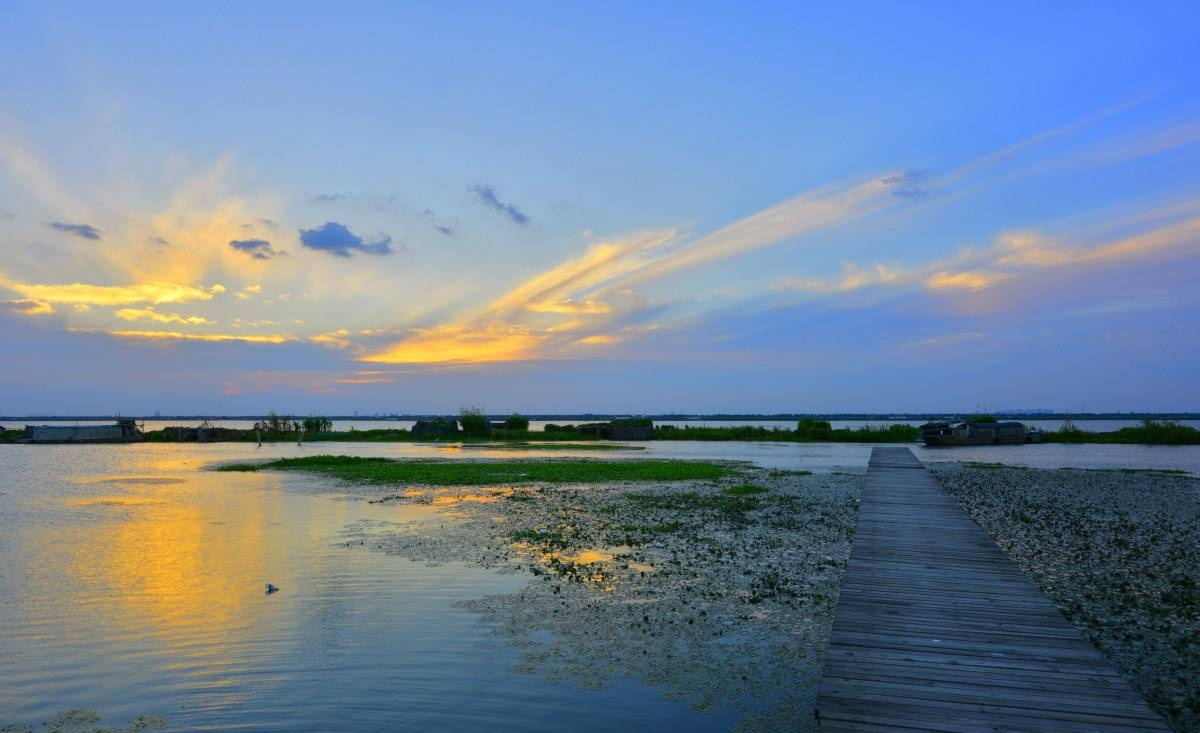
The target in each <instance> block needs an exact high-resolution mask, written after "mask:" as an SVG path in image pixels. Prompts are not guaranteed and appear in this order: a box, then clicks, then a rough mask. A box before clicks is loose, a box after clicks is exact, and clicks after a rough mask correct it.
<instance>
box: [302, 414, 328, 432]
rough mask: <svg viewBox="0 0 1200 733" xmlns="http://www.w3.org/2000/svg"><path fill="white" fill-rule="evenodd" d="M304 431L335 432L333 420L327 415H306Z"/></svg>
mask: <svg viewBox="0 0 1200 733" xmlns="http://www.w3.org/2000/svg"><path fill="white" fill-rule="evenodd" d="M304 432H306V433H331V432H333V420H330V419H329V418H327V417H306V418H304Z"/></svg>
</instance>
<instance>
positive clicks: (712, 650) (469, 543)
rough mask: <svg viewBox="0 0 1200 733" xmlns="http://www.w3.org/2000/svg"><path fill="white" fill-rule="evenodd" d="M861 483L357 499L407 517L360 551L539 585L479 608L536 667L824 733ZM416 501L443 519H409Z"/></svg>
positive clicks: (760, 473) (762, 480) (839, 479)
mask: <svg viewBox="0 0 1200 733" xmlns="http://www.w3.org/2000/svg"><path fill="white" fill-rule="evenodd" d="M861 481H862V478H861V476H848V475H820V476H810V475H802V474H800V473H795V472H784V471H768V470H761V469H753V468H748V467H746V466H740V465H739V466H738V470H737V472H736V474H735V475H734V476H733V477H731V478H727V479H721V480H718V481H703V482H671V483H647V482H629V483H606V484H598V485H535V486H528V487H518V488H515V489H514V488H490V489H479V488H466V487H460V488H454V489H444V488H438V489H434V488H420V487H412V488H407V489H406V490H403V491H397V490H396V488H394V487H393V488H391V489H387V488H386V487H369V486H356V487H354V488H353V490H354V491H355V492H356V493H362V494H366V495H367V496H368V498H369V499H370V500H371V501H376V502H385V503H389V504H397V505H400V506H398V507H397V522H399V524H387V525H378V524H373V525H358V526H352V527H349V528H347V530H346V536H345V537H344V538H343V542H344V543H345V544H346V545H347V546H350V547H364V548H369V549H373V550H376V551H382V552H388V553H393V554H396V555H400V556H403V557H406V558H409V559H412V560H417V561H424V562H430V563H444V562H451V561H465V562H469V563H473V564H478V565H482V566H485V567H494V568H497V569H501V570H504V571H509V572H524V573H528V574H529V575H530V582H529V583H528V584H526V586H525V587H524V588H523V589H521V590H520V591H518V592H516V593H513V594H508V595H500V596H491V597H485V598H479V599H476V600H474V601H472V602H470V603H467V604H465V605H466V607H468V608H470V609H472V610H474V611H476V612H478V613H479V614H481V615H482V616H483V617H484V618H485V619H486V620H488V621H489V622H491V623H494V624H495V625H496V628H497V630H498V633H501V634H504V635H505V636H507V637H508V638H509V640H510V642H511V644H512V645H513V646H514V647H515V648H517V649H519V650H520V652H521V661H520V664H519V670H520V671H523V672H527V673H532V674H540V675H542V676H544V677H546V678H548V679H551V680H556V681H562V682H569V683H573V684H577V685H581V686H583V687H597V686H602V685H606V684H610V683H612V682H614V681H616V680H618V679H621V678H632V679H635V680H638V681H640V682H642V683H645V684H650V685H654V686H656V687H659V688H660V689H662V690H663V691H664V694H666V695H667V696H669V697H672V698H678V699H682V700H685V701H686V702H687V703H688V704H690V705H691V706H692V707H693V708H694V709H696V710H698V711H725V712H730V711H732V712H735V713H737V714H738V716H739V719H740V721H741V722H740V723H739V725H738V728H739V729H741V730H747V731H774V730H787V731H797V730H800V731H802V730H812V729H813V723H812V709H813V700H814V697H815V694H816V689H817V686H818V684H819V681H820V660H821V656H822V654H823V653H824V649H825V646H826V645H827V643H828V636H829V630H830V627H831V625H832V622H833V615H834V612H835V610H836V607H835V604H836V597H837V587H838V583H839V579H840V576H841V572H842V570H843V568H844V566H845V563H846V559H847V557H848V554H849V549H850V538H851V536H852V534H853V529H852V527H853V523H854V514H855V508H856V502H857V497H858V494H859V491H860V489H861ZM413 504H416V505H424V506H422V509H426V510H429V509H432V510H433V511H432V514H430V513H429V512H428V511H426V512H424V513H422V514H420V515H419V516H416V517H415V518H406V516H405V515H406V512H405V505H413ZM410 516H411V515H410Z"/></svg>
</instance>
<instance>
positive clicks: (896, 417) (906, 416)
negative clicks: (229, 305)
mask: <svg viewBox="0 0 1200 733" xmlns="http://www.w3.org/2000/svg"><path fill="white" fill-rule="evenodd" d="M973 412H977V411H976V410H963V411H961V412H893V413H883V412H780V413H713V414H679V413H657V414H644V415H643V414H639V415H637V417H646V418H650V419H651V420H660V421H670V422H685V421H693V420H695V421H709V422H723V421H740V420H762V421H769V420H781V421H782V420H789V421H794V420H799V419H801V418H812V419H817V420H837V421H857V420H863V421H875V422H898V421H916V420H943V419H947V418H950V419H955V418H959V417H962V416H965V415H969V414H972V413H973ZM297 414H299V413H297ZM451 414H457V413H450V412H447V413H442V414H434V413H422V414H407V415H399V414H388V415H322V417H326V418H328V419H329V420H339V421H341V420H371V421H386V420H397V421H412V420H428V419H432V418H436V417H445V416H447V415H451ZM521 414H522V415H524V416H525V417H528V418H529V419H530V420H538V421H544V420H561V421H576V422H577V421H593V420H612V419H616V418H622V417H630V416H631V415H632V414H633V413H617V412H612V413H598V412H596V413H587V412H583V413H580V412H572V413H561V414H550V413H543V414H525V413H521ZM992 414H994V415H996V416H997V417H1003V418H1005V419H1011V420H1067V419H1070V420H1074V421H1077V422H1079V421H1087V420H1200V412H1085V413H1075V412H995V411H993V413H992ZM486 417H488V418H489V419H494V420H503V419H504V418H505V417H507V414H501V413H497V414H495V415H487V416H486ZM118 418H127V419H128V418H132V419H134V420H159V421H161V420H250V421H255V420H261V419H262V418H263V416H262V415H261V414H257V415H203V414H196V415H0V423H2V422H4V421H8V422H20V421H23V420H24V421H30V420H49V421H54V422H64V421H75V420H77V421H102V420H116V419H118Z"/></svg>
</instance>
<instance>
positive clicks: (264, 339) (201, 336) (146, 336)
mask: <svg viewBox="0 0 1200 733" xmlns="http://www.w3.org/2000/svg"><path fill="white" fill-rule="evenodd" d="M67 330H68V331H70V332H72V333H105V334H108V335H109V336H117V337H118V338H129V339H143V340H147V341H211V342H224V341H240V342H243V343H250V344H282V343H287V342H288V341H295V340H296V339H295V338H294V337H292V336H284V335H281V334H267V335H261V336H256V335H251V334H245V335H243V334H231V333H182V332H180V331H106V330H104V329H98V328H68V329H67Z"/></svg>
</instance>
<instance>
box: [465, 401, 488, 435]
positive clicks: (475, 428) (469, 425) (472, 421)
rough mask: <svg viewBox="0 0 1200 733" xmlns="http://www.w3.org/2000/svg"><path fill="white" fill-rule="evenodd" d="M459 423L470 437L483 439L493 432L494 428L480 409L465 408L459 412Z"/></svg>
mask: <svg viewBox="0 0 1200 733" xmlns="http://www.w3.org/2000/svg"><path fill="white" fill-rule="evenodd" d="M458 422H459V424H460V425H462V431H463V433H464V434H466V435H467V436H468V437H472V438H482V437H486V436H487V435H489V434H490V433H491V432H492V426H491V424H490V423H489V422H488V419H487V417H485V416H484V414H483V410H480V409H479V408H478V407H464V408H462V409H461V410H459V411H458Z"/></svg>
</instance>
